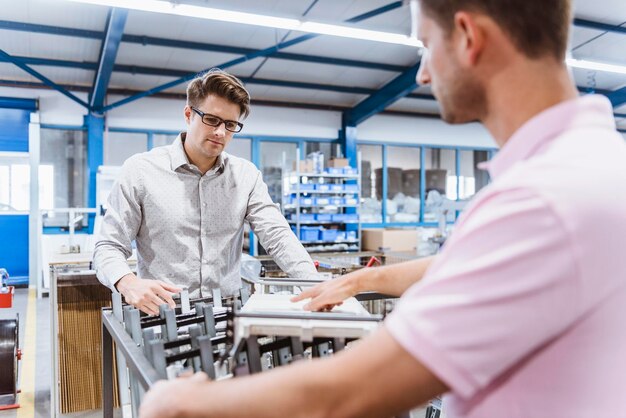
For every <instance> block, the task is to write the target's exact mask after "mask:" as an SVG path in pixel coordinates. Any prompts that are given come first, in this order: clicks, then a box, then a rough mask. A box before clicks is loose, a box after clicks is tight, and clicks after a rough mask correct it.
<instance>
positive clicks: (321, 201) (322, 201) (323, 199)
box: [315, 197, 330, 206]
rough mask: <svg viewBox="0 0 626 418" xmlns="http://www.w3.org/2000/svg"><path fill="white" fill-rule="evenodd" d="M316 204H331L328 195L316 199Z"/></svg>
mask: <svg viewBox="0 0 626 418" xmlns="http://www.w3.org/2000/svg"><path fill="white" fill-rule="evenodd" d="M315 204H316V205H317V206H325V205H330V199H329V198H327V197H318V198H316V199H315Z"/></svg>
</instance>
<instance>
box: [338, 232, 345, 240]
mask: <svg viewBox="0 0 626 418" xmlns="http://www.w3.org/2000/svg"><path fill="white" fill-rule="evenodd" d="M345 240H346V231H338V232H337V241H345Z"/></svg>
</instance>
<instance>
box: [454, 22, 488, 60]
mask: <svg viewBox="0 0 626 418" xmlns="http://www.w3.org/2000/svg"><path fill="white" fill-rule="evenodd" d="M480 17H481V16H479V15H477V14H475V13H469V12H457V13H455V14H454V29H455V30H454V32H455V33H454V41H455V46H456V48H457V51H458V52H459V59H460V61H461V62H462V63H464V64H465V65H467V66H474V65H476V63H477V62H478V60H479V58H480V55H481V54H482V52H483V49H484V47H485V31H484V28H483V27H482V22H481V20H480Z"/></svg>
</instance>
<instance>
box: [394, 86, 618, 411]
mask: <svg viewBox="0 0 626 418" xmlns="http://www.w3.org/2000/svg"><path fill="white" fill-rule="evenodd" d="M488 169H489V172H490V174H491V176H492V179H493V183H492V184H490V185H489V186H488V187H486V188H485V189H483V190H482V191H481V192H480V193H478V195H476V196H475V197H474V200H473V201H472V203H471V204H470V205H468V207H467V209H466V210H465V212H464V213H463V214H462V216H461V217H460V218H459V221H458V223H457V226H456V228H455V231H454V234H453V235H452V237H451V238H450V239H449V240H448V242H447V243H446V245H445V246H444V248H443V250H442V252H441V254H440V255H439V256H438V257H437V259H436V261H435V262H434V263H433V265H432V266H431V267H430V269H429V270H428V272H427V274H426V276H425V277H424V279H423V280H421V281H420V282H419V283H416V284H415V285H413V286H412V287H411V288H409V289H408V290H407V291H406V292H405V294H404V295H403V297H402V299H401V301H400V302H399V304H398V306H397V308H396V309H395V311H394V312H393V313H392V314H391V315H390V316H389V317H388V319H387V321H386V323H385V324H386V326H387V328H388V329H389V331H390V332H391V334H392V335H393V337H394V338H395V339H396V340H397V341H398V342H399V343H400V344H401V345H402V346H403V347H404V348H405V349H406V350H407V351H408V352H410V353H411V354H412V355H413V356H414V357H415V358H416V359H418V360H419V361H420V362H421V363H422V364H424V365H425V366H426V367H428V368H429V369H430V370H431V371H432V372H433V373H435V374H436V375H437V376H438V377H439V378H440V379H441V380H442V381H443V382H445V383H446V384H447V385H448V386H449V387H450V393H449V394H447V395H446V397H445V399H444V411H445V414H446V415H447V417H448V418H451V417H476V418H478V417H480V418H491V417H493V418H532V417H541V418H558V417H562V418H577V417H581V418H582V417H584V418H589V417H603V418H619V417H626V144H625V143H624V139H623V138H622V137H621V136H620V135H619V134H618V133H617V132H616V130H615V122H614V119H613V114H612V109H611V106H610V103H609V101H608V100H607V99H606V98H603V97H599V96H586V97H583V98H578V99H575V100H571V101H568V102H564V103H560V104H558V105H556V106H554V107H552V108H550V109H547V110H545V111H544V112H542V113H540V114H539V115H537V116H535V117H534V118H532V119H531V120H530V121H528V122H527V123H526V124H525V125H524V126H522V127H521V128H520V129H519V130H518V131H517V132H516V133H515V134H514V135H513V136H512V137H511V138H510V140H509V141H508V142H507V143H506V145H505V146H504V147H503V148H502V150H501V151H500V152H499V153H498V154H497V156H496V157H495V158H494V159H493V160H492V161H491V162H490V163H489V164H488Z"/></svg>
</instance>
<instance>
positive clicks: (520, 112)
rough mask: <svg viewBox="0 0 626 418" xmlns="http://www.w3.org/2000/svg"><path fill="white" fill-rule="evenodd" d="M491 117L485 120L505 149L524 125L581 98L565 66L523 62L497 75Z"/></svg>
mask: <svg viewBox="0 0 626 418" xmlns="http://www.w3.org/2000/svg"><path fill="white" fill-rule="evenodd" d="M487 96H488V99H487V103H488V107H489V108H488V109H487V116H486V117H485V118H484V119H483V120H482V122H483V124H484V125H485V127H486V128H487V130H489V132H490V133H491V135H492V136H493V138H494V139H495V141H496V142H497V143H498V145H499V146H500V147H503V146H504V145H505V144H506V142H507V141H508V140H509V138H511V136H512V135H513V134H514V133H515V131H517V130H518V129H519V128H520V127H521V126H522V125H524V124H525V123H526V122H528V121H529V120H530V119H532V118H533V117H534V116H536V115H538V114H539V113H541V112H542V111H544V110H546V109H548V108H550V107H552V106H554V105H556V104H558V103H561V102H563V101H567V100H572V99H575V98H576V97H578V92H577V90H576V87H575V86H574V83H573V82H572V80H571V77H570V76H569V73H568V71H567V68H566V67H565V65H564V64H559V63H556V62H552V63H551V62H546V61H544V60H541V61H539V60H538V61H532V62H528V61H522V62H520V63H512V64H511V66H510V67H509V68H507V69H506V71H502V72H501V73H499V74H496V75H494V77H492V78H491V80H490V81H489V85H488V89H487Z"/></svg>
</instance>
